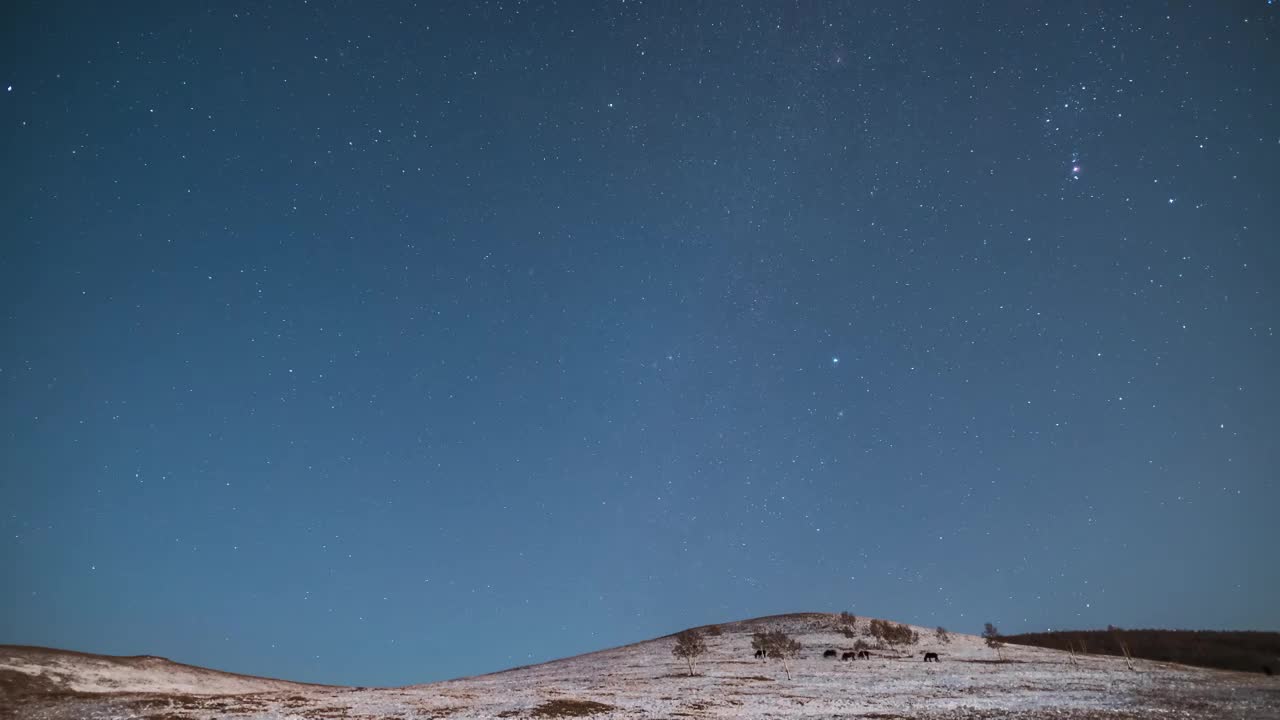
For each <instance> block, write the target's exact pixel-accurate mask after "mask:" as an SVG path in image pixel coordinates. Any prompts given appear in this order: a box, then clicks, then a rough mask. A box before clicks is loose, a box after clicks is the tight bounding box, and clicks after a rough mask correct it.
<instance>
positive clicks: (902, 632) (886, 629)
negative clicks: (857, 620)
mask: <svg viewBox="0 0 1280 720" xmlns="http://www.w3.org/2000/svg"><path fill="white" fill-rule="evenodd" d="M871 636H872V637H874V638H875V639H877V640H879V641H881V642H883V643H885V644H886V645H914V644H916V643H918V642H920V633H918V632H916V631H914V630H912V629H911V628H910V626H907V625H899V624H898V623H893V622H889V621H888V620H872V621H871Z"/></svg>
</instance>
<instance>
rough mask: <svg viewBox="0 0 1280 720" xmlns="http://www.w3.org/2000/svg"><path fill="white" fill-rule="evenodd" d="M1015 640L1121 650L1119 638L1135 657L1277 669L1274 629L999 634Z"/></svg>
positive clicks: (1279, 647)
mask: <svg viewBox="0 0 1280 720" xmlns="http://www.w3.org/2000/svg"><path fill="white" fill-rule="evenodd" d="M1000 639H1001V640H1004V641H1005V642H1008V643H1013V644H1015V645H1032V646H1035V647H1043V648H1052V649H1054V650H1071V649H1074V650H1075V651H1076V652H1077V653H1080V652H1084V653H1092V654H1100V655H1123V654H1124V651H1123V649H1122V644H1124V645H1127V646H1128V648H1129V654H1130V655H1132V656H1133V657H1135V658H1144V659H1146V660H1158V661H1161V662H1174V663H1181V664H1183V665H1197V666H1200V667H1209V668H1218V669H1221V670H1243V671H1245V672H1265V673H1268V674H1270V673H1271V672H1280V633H1274V632H1219V631H1214V630H1123V629H1121V628H1114V627H1113V628H1108V629H1106V630H1059V631H1057V632H1044V633H1024V634H1022V635H1003V636H1001V638H1000Z"/></svg>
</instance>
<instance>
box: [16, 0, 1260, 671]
mask: <svg viewBox="0 0 1280 720" xmlns="http://www.w3.org/2000/svg"><path fill="white" fill-rule="evenodd" d="M1027 6H1032V8H1031V9H1028V7H1027ZM1278 13H1280V6H1274V5H1271V4H1270V3H1268V2H1266V1H1265V0H1257V1H1245V0H1240V1H1237V2H1210V1H1207V0H1206V1H1204V2H1156V1H1154V0H1152V1H1149V2H1146V1H1144V2H1114V1H1112V0H1097V1H1092V2H1067V3H1021V2H1012V1H1010V2H999V1H991V2H976V1H975V2H954V1H950V0H936V1H933V2H906V1H903V0H893V1H892V2H887V1H886V2H879V3H871V2H859V3H853V2H848V3H836V2H831V3H820V2H809V1H808V0H806V1H804V2H746V3H743V4H741V5H731V4H729V3H720V2H710V1H708V0H691V1H690V2H638V1H635V0H631V1H628V2H620V1H617V0H609V1H607V2H596V1H591V2H587V1H578V0H562V1H561V2H558V3H557V2H483V3H463V2H459V3H432V2H420V3H391V2H388V3H361V2H314V1H312V2H303V1H302V0H297V1H282V2H274V3H271V4H267V3H260V2H243V3H236V2H228V3H222V2H218V3H211V2H200V3H180V2H179V3H173V2H121V3H97V2H64V3H20V5H19V7H17V8H13V7H11V9H10V11H8V15H7V17H6V21H5V23H4V29H3V34H4V37H3V48H4V50H3V61H2V62H0V74H2V76H0V91H2V92H0V122H3V124H4V127H5V128H6V132H5V133H4V137H3V141H2V142H0V153H2V154H0V163H3V168H4V175H5V177H4V188H5V190H4V192H3V194H0V212H3V226H4V228H5V230H4V232H3V236H2V237H3V240H2V241H0V242H2V252H0V302H2V309H3V332H2V335H0V337H3V342H2V344H0V392H2V396H0V438H2V439H3V448H2V451H0V642H7V643H22V644H36V645H48V646H55V647H63V648H70V649H77V650H84V651H90V652H101V653H111V654H154V655H163V656H166V657H170V658H172V659H175V660H179V661H182V662H188V663H193V664H199V665H206V666H212V667H217V668H220V669H228V670H234V671H238V672H244V673H252V674H264V675H270V676H276V677H286V678H290V679H296V680H305V681H315V682H334V683H344V684H361V685H390V684H404V683H411V682H424V681H430V680H438V679H444V678H448V677H456V676H460V675H466V674H474V673H480V672H489V671H495V670H500V669H503V668H506V667H510V666H513V665H520V664H527V663H530V662H535V661H542V660H547V659H551V658H555V657H561V656H565V655H570V654H575V653H579V652H585V651H589V650H594V649H600V648H604V647H609V646H613V645H618V644H622V643H626V642H633V641H637V640H643V639H648V638H651V637H655V636H658V635H663V634H666V633H669V632H674V631H675V630H678V629H680V628H682V627H687V626H691V625H698V624H704V623H710V622H718V621H727V620H733V619H741V618H746V617H754V616H759V615H765V614H770V613H777V612H787V611H801V610H804V611H808V610H816V611H839V610H851V611H853V612H854V613H857V614H865V615H871V616H878V617H888V618H892V619H895V620H900V621H906V622H912V623H916V624H921V625H926V626H934V625H944V626H946V627H948V628H950V629H952V630H956V631H964V632H976V631H978V630H980V629H981V627H982V623H983V622H987V621H990V622H994V623H996V624H997V625H998V626H999V627H1000V628H1001V629H1002V630H1003V631H1005V632H1017V631H1023V630H1041V629H1044V628H1050V627H1053V628H1062V627H1099V626H1106V625H1107V624H1109V623H1110V624H1115V625H1121V626H1126V627H1148V626H1160V627H1195V628H1244V629H1269V630H1280V563H1277V562H1276V561H1275V547H1276V543H1275V538H1276V530H1275V527H1276V525H1275V523H1276V522H1277V521H1276V516H1277V508H1280V482H1277V475H1278V473H1277V468H1278V467H1280V451H1278V450H1277V447H1278V446H1280V442H1278V441H1277V428H1280V410H1278V408H1280V377H1278V376H1280V374H1278V373H1277V368H1280V339H1278V338H1277V336H1276V324H1277V314H1278V311H1280V302H1278V297H1277V294H1278V292H1280V282H1278V281H1277V278H1278V277H1280V275H1278V273H1280V267H1278V266H1280V201H1278V199H1277V191H1278V190H1280V107H1278V106H1277V103H1278V102H1280V69H1278V68H1280V28H1278V23H1280V15H1278Z"/></svg>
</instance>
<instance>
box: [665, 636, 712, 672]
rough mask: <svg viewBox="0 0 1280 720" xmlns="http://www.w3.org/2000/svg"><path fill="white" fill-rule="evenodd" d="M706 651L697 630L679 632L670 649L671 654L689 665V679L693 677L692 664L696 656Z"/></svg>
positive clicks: (705, 644)
mask: <svg viewBox="0 0 1280 720" xmlns="http://www.w3.org/2000/svg"><path fill="white" fill-rule="evenodd" d="M706 651H707V643H706V642H705V641H703V639H702V633H701V632H699V631H698V629H697V628H691V629H689V630H681V631H680V632H679V633H677V634H676V645H675V647H673V648H671V654H672V655H675V656H676V657H678V658H683V659H684V661H685V662H686V663H688V665H689V677H693V668H694V664H695V663H696V662H697V659H698V656H699V655H701V654H703V653H705V652H706Z"/></svg>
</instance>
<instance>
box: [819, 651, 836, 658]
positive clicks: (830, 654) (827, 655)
mask: <svg viewBox="0 0 1280 720" xmlns="http://www.w3.org/2000/svg"><path fill="white" fill-rule="evenodd" d="M835 656H836V651H835V650H828V651H826V652H824V653H822V657H824V658H833V657H835Z"/></svg>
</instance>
